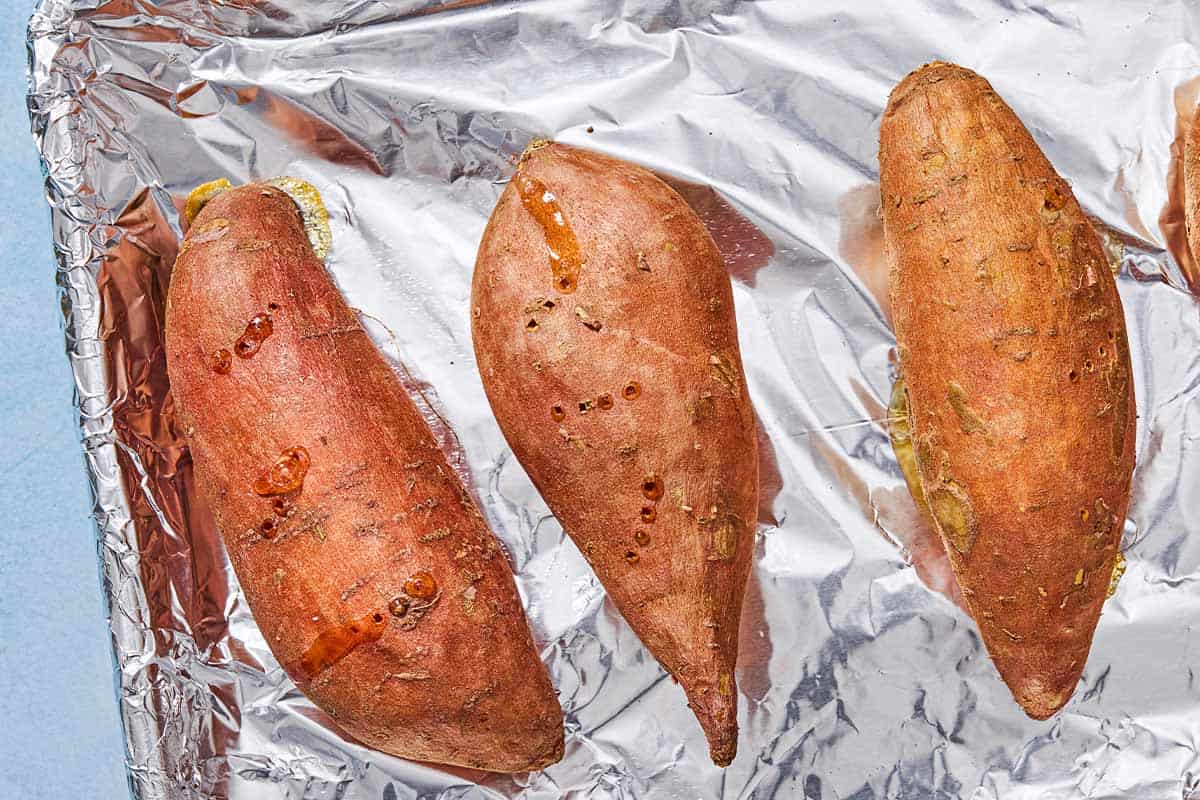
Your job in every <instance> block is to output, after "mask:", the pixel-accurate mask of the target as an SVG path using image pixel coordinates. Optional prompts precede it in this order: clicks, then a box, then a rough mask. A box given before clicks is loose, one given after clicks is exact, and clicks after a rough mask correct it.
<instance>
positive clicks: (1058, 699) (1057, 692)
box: [1008, 675, 1078, 720]
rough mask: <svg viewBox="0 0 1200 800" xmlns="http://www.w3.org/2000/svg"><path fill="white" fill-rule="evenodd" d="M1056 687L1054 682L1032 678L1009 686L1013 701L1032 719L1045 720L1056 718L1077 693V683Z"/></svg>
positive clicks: (1036, 677)
mask: <svg viewBox="0 0 1200 800" xmlns="http://www.w3.org/2000/svg"><path fill="white" fill-rule="evenodd" d="M1077 681H1078V677H1076V681H1072V682H1071V683H1070V684H1069V685H1067V686H1061V685H1059V686H1056V685H1055V684H1054V682H1047V681H1044V680H1043V679H1042V678H1040V677H1038V676H1036V675H1035V676H1031V677H1028V678H1024V679H1022V680H1019V681H1014V682H1013V683H1012V684H1009V687H1008V688H1009V690H1010V691H1011V692H1012V695H1013V699H1014V700H1016V701H1017V704H1018V705H1020V706H1021V709H1022V710H1023V711H1024V712H1025V714H1026V716H1028V717H1029V718H1030V719H1036V720H1044V719H1049V718H1050V717H1052V716H1054V715H1055V714H1056V713H1058V711H1059V710H1060V709H1062V707H1063V706H1065V705H1066V704H1067V701H1068V700H1070V699H1071V696H1072V695H1073V694H1074V693H1075V683H1076V682H1077Z"/></svg>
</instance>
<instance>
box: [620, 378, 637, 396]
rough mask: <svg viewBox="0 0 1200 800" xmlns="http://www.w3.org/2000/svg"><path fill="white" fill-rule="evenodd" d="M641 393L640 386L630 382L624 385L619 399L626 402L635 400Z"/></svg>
mask: <svg viewBox="0 0 1200 800" xmlns="http://www.w3.org/2000/svg"><path fill="white" fill-rule="evenodd" d="M641 393H642V385H641V384H640V383H638V382H637V381H630V382H629V383H627V384H625V388H624V389H622V390H621V397H624V398H625V399H626V400H637V399H638V396H639V395H641Z"/></svg>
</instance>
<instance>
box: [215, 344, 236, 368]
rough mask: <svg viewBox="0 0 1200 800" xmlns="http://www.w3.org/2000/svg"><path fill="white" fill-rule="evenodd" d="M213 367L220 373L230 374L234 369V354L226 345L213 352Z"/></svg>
mask: <svg viewBox="0 0 1200 800" xmlns="http://www.w3.org/2000/svg"><path fill="white" fill-rule="evenodd" d="M212 369H213V372H215V373H217V374H218V375H228V374H229V373H230V371H231V370H232V369H233V354H232V353H230V352H229V351H228V350H226V349H225V348H224V347H222V348H221V349H220V350H218V351H217V352H215V353H213V354H212Z"/></svg>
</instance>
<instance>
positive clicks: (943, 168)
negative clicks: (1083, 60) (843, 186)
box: [879, 63, 1137, 719]
mask: <svg viewBox="0 0 1200 800" xmlns="http://www.w3.org/2000/svg"><path fill="white" fill-rule="evenodd" d="M879 139H880V141H879V166H880V192H881V195H882V197H881V202H882V208H883V224H884V240H885V249H886V252H887V258H888V261H889V267H890V282H891V302H892V309H893V313H894V317H895V327H896V339H897V342H898V346H899V355H900V371H901V377H902V380H903V386H901V387H899V388H898V391H897V392H895V397H896V402H895V403H894V409H895V411H896V413H897V415H898V416H905V407H907V411H906V416H907V424H908V430H907V431H905V430H903V426H901V428H900V431H899V433H900V434H901V435H899V436H895V437H894V439H895V440H896V441H897V443H898V444H900V445H901V446H900V447H899V448H898V453H897V455H898V456H899V457H900V460H901V463H904V462H905V461H908V463H909V465H910V469H909V470H908V472H909V476H910V478H911V480H910V488H911V489H912V491H913V494H914V496H915V497H916V498H917V500H918V503H922V504H927V506H928V509H929V511H930V512H931V514H932V516H933V519H934V522H935V524H936V526H937V529H938V531H939V533H940V535H941V538H942V540H943V543H944V545H945V547H946V550H947V553H948V555H949V557H950V561H951V564H952V566H953V568H954V572H955V575H956V577H957V580H958V582H959V585H960V587H961V589H962V592H963V595H964V597H965V599H966V602H967V605H968V607H969V609H970V611H971V614H972V616H973V617H974V618H975V621H976V622H977V623H978V624H979V628H980V631H981V632H982V634H983V641H984V643H985V644H986V645H987V649H988V652H989V653H990V654H991V657H992V660H993V662H994V663H995V665H996V667H997V669H998V670H999V672H1000V675H1001V677H1003V679H1004V681H1005V682H1006V683H1007V684H1008V686H1009V688H1010V689H1011V690H1012V693H1013V696H1014V697H1015V698H1016V700H1017V702H1018V703H1020V704H1021V706H1022V707H1023V708H1024V709H1025V711H1026V713H1027V714H1029V715H1030V716H1031V717H1034V718H1037V719H1044V718H1046V717H1048V716H1050V715H1051V714H1053V713H1054V712H1055V711H1057V710H1058V709H1059V708H1061V707H1062V706H1063V704H1064V703H1066V702H1067V700H1068V699H1069V698H1070V696H1071V694H1072V692H1073V691H1074V689H1075V685H1076V683H1077V682H1078V679H1079V676H1080V673H1081V672H1082V670H1083V667H1084V662H1085V661H1086V660H1087V655H1088V649H1089V648H1090V646H1091V640H1092V633H1093V631H1094V630H1095V627H1096V622H1097V620H1098V618H1099V616H1100V609H1101V606H1102V605H1103V603H1104V600H1105V596H1106V593H1107V591H1108V589H1109V585H1110V582H1111V581H1112V580H1113V576H1114V571H1115V569H1116V568H1117V565H1118V564H1119V552H1118V547H1119V545H1120V539H1121V530H1122V526H1123V523H1124V520H1125V512H1126V509H1127V507H1128V504H1129V489H1130V476H1131V473H1132V471H1133V460H1134V426H1135V419H1136V416H1137V410H1136V406H1135V404H1134V396H1133V381H1132V379H1131V372H1130V364H1129V346H1128V342H1127V340H1126V334H1125V320H1124V316H1123V314H1122V310H1121V301H1120V298H1119V297H1118V295H1117V290H1116V284H1115V282H1114V280H1113V276H1112V272H1111V270H1110V268H1109V265H1108V261H1107V259H1106V258H1105V255H1104V251H1103V249H1102V247H1101V244H1100V241H1099V238H1098V237H1097V235H1096V232H1095V231H1094V230H1093V228H1092V226H1091V224H1090V223H1089V221H1088V219H1087V217H1086V216H1085V215H1084V213H1083V211H1082V210H1081V209H1080V207H1079V204H1078V203H1077V202H1076V200H1075V197H1074V195H1073V194H1072V193H1071V189H1070V187H1069V186H1068V185H1067V184H1066V182H1065V181H1063V179H1062V178H1060V177H1059V176H1058V174H1057V173H1056V172H1055V171H1054V168H1053V167H1052V166H1051V165H1050V163H1049V161H1047V160H1046V157H1045V156H1044V155H1043V154H1042V151H1041V150H1040V149H1039V148H1038V146H1037V144H1036V143H1035V142H1034V140H1033V138H1032V137H1031V136H1030V134H1029V132H1028V131H1027V130H1026V129H1025V127H1024V126H1023V125H1022V124H1021V122H1020V120H1018V119H1017V117H1016V115H1015V114H1013V112H1012V110H1011V109H1010V108H1009V107H1008V106H1007V105H1005V103H1004V101H1003V100H1001V99H1000V97H998V96H997V95H996V93H995V92H994V91H993V90H992V87H991V86H990V85H989V84H988V83H987V81H985V80H984V79H983V78H981V77H979V76H978V75H976V74H975V73H973V72H971V71H970V70H967V69H963V68H962V67H958V66H954V65H952V64H944V63H934V64H930V65H928V66H925V67H923V68H921V69H919V70H917V71H916V72H914V73H912V74H911V75H909V76H908V77H906V78H905V79H904V80H903V81H902V82H901V83H900V84H899V85H898V86H897V87H896V88H895V90H894V91H893V92H892V94H891V97H890V98H889V100H888V105H887V110H886V111H885V113H884V117H883V122H882V127H881V130H880V134H879ZM909 447H911V448H912V450H911V452H908V451H907V448H909Z"/></svg>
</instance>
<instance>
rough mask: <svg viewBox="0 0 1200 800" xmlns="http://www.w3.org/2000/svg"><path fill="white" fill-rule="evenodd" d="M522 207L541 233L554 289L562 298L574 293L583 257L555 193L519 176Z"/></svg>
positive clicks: (532, 179) (530, 179)
mask: <svg viewBox="0 0 1200 800" xmlns="http://www.w3.org/2000/svg"><path fill="white" fill-rule="evenodd" d="M513 182H514V183H516V186H517V192H518V193H519V194H520V195H521V204H522V205H523V206H525V210H526V211H528V212H529V215H530V216H531V217H533V220H534V222H536V223H537V224H538V227H540V228H541V229H542V237H543V238H544V239H545V240H546V249H547V251H548V252H549V255H550V271H551V273H552V275H553V279H552V280H553V285H554V288H555V289H557V290H558V291H560V292H562V293H563V294H570V293H571V292H574V291H575V289H576V287H577V286H578V284H579V269H580V267H581V266H583V256H582V255H581V254H580V251H579V242H578V240H577V239H576V238H575V232H574V231H573V230H572V229H571V224H570V222H569V221H568V220H567V218H566V215H565V214H564V213H563V210H562V207H561V206H559V204H558V198H557V197H556V196H555V194H554V192H552V191H550V189H549V188H548V187H547V186H546V184H544V183H542V182H541V181H539V180H538V179H537V178H534V177H531V176H529V175H526V174H525V173H523V172H518V173H517V174H516V176H515V177H514V178H513Z"/></svg>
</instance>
